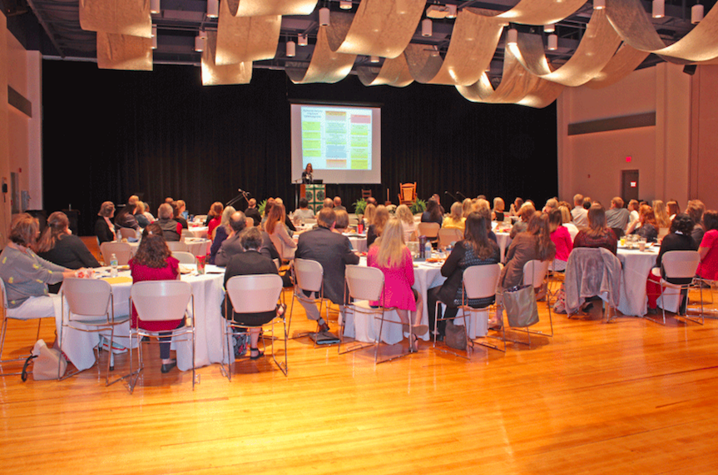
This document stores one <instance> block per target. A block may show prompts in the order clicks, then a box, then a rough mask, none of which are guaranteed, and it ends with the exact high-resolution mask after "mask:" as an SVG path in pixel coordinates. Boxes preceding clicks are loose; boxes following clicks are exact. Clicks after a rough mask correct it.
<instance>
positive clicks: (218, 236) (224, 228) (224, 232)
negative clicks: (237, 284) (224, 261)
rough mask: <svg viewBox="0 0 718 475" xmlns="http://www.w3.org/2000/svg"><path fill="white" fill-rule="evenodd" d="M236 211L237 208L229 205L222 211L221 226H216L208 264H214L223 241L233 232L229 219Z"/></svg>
mask: <svg viewBox="0 0 718 475" xmlns="http://www.w3.org/2000/svg"><path fill="white" fill-rule="evenodd" d="M235 211H237V210H235V209H234V207H232V206H227V207H226V208H224V211H222V219H221V221H220V224H219V226H217V227H216V228H214V236H213V237H212V246H211V247H210V248H209V259H208V260H207V263H208V264H214V258H215V257H217V252H219V248H220V247H222V243H223V242H224V240H225V239H227V237H228V236H229V235H230V233H231V232H232V228H231V227H230V225H229V220H230V218H231V217H232V215H233V214H234V213H235Z"/></svg>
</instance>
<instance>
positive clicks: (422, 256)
mask: <svg viewBox="0 0 718 475" xmlns="http://www.w3.org/2000/svg"><path fill="white" fill-rule="evenodd" d="M425 245H426V236H419V259H426V254H425V253H426V247H425Z"/></svg>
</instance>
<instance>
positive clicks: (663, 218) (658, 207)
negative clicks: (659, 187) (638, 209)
mask: <svg viewBox="0 0 718 475" xmlns="http://www.w3.org/2000/svg"><path fill="white" fill-rule="evenodd" d="M651 206H652V207H653V214H655V215H656V223H658V226H657V228H669V227H670V226H671V218H670V217H669V216H668V208H667V207H666V204H665V203H664V202H663V201H662V200H653V202H652V203H651Z"/></svg>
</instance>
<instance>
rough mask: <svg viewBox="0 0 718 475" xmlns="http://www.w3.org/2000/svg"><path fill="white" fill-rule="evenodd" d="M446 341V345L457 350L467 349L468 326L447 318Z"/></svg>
mask: <svg viewBox="0 0 718 475" xmlns="http://www.w3.org/2000/svg"><path fill="white" fill-rule="evenodd" d="M444 342H445V343H446V346H448V347H451V348H454V349H456V350H466V327H465V326H463V325H454V321H453V320H447V321H446V336H445V337H444Z"/></svg>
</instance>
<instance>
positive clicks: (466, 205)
mask: <svg viewBox="0 0 718 475" xmlns="http://www.w3.org/2000/svg"><path fill="white" fill-rule="evenodd" d="M472 205H473V203H472V201H471V200H470V199H468V198H466V199H465V200H464V201H462V202H461V210H462V214H461V215H462V216H463V217H464V218H468V217H469V215H470V214H471V213H473V212H474V209H473V206H472Z"/></svg>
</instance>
